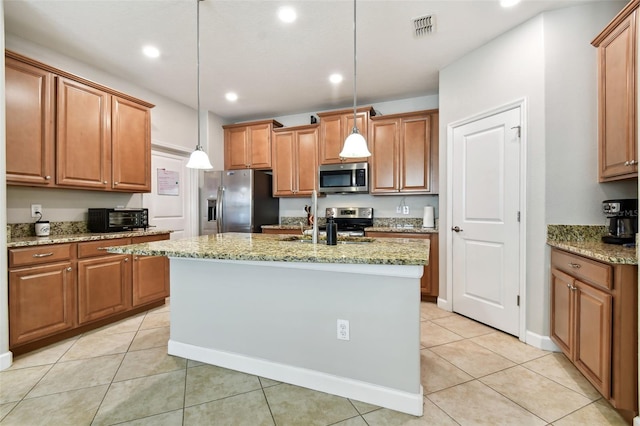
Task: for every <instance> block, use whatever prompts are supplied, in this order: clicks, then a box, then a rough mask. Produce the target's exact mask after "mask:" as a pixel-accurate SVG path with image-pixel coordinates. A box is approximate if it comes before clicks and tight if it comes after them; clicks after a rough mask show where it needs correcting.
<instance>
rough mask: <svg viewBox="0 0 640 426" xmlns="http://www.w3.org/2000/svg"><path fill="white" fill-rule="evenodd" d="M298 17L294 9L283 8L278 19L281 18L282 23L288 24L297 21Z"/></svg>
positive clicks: (279, 11)
mask: <svg viewBox="0 0 640 426" xmlns="http://www.w3.org/2000/svg"><path fill="white" fill-rule="evenodd" d="M297 17H298V15H297V14H296V11H295V10H294V9H293V8H292V7H286V6H285V7H281V8H280V9H279V10H278V18H280V20H281V21H282V22H286V23H287V24H288V23H291V22H293V21H295V20H296V18H297Z"/></svg>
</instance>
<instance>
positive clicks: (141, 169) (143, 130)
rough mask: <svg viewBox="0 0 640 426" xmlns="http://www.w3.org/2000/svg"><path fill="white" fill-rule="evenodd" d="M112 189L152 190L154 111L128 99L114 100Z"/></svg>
mask: <svg viewBox="0 0 640 426" xmlns="http://www.w3.org/2000/svg"><path fill="white" fill-rule="evenodd" d="M111 171H112V176H113V182H112V186H111V188H112V189H115V190H119V191H128V192H150V191H151V112H150V110H149V108H147V107H145V106H143V105H140V104H137V103H135V102H131V101H129V100H126V99H122V98H118V97H116V96H113V97H112V100H111Z"/></svg>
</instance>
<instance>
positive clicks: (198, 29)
mask: <svg viewBox="0 0 640 426" xmlns="http://www.w3.org/2000/svg"><path fill="white" fill-rule="evenodd" d="M201 1H202V0H196V4H197V7H196V40H197V43H196V45H197V53H196V69H197V74H196V80H197V87H198V146H197V147H196V149H198V150H200V151H202V146H201V145H200V140H201V139H200V132H201V131H202V130H201V128H200V2H201Z"/></svg>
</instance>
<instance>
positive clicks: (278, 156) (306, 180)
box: [273, 124, 318, 197]
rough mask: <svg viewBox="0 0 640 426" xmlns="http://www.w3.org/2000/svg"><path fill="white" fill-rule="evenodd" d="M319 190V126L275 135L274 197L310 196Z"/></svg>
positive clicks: (289, 128)
mask: <svg viewBox="0 0 640 426" xmlns="http://www.w3.org/2000/svg"><path fill="white" fill-rule="evenodd" d="M314 189H316V190H317V189H318V125H317V124H310V125H306V126H298V127H287V128H284V127H283V128H280V129H275V130H274V131H273V195H274V196H275V197H291V196H293V197H296V196H309V195H311V193H312V192H313V190H314Z"/></svg>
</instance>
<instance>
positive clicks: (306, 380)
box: [169, 340, 424, 416]
mask: <svg viewBox="0 0 640 426" xmlns="http://www.w3.org/2000/svg"><path fill="white" fill-rule="evenodd" d="M169 354H170V355H175V356H179V357H182V358H187V359H191V360H195V361H200V362H204V363H207V364H212V365H217V366H219V367H224V368H229V369H231V370H236V371H241V372H243V373H248V374H255V375H257V376H261V377H266V378H268V379H272V380H277V381H280V382H285V383H290V384H292V385H296V386H302V387H305V388H309V389H313V390H317V391H320V392H326V393H330V394H332V395H338V396H342V397H344V398H351V399H355V400H357V401H362V402H366V403H369V404H374V405H378V406H380V407H385V408H389V409H391V410H395V411H400V412H403V413H407V414H411V415H413V416H422V413H423V411H422V410H423V403H424V400H423V389H422V386H420V392H419V393H416V394H412V393H409V392H404V391H400V390H397V389H392V388H387V387H383V386H378V385H374V384H371V383H365V382H361V381H358V380H353V379H349V378H347V377H339V376H334V375H331V374H326V373H322V372H320V371H315V370H309V369H306V368H300V367H294V366H291V365H285V364H280V363H277V362H272V361H267V360H264V359H258V358H251V357H248V356H245V355H239V354H234V353H229V352H223V351H218V350H215V349H208V348H202V347H199V346H194V345H189V344H186V343H180V342H176V341H174V340H169Z"/></svg>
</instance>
